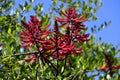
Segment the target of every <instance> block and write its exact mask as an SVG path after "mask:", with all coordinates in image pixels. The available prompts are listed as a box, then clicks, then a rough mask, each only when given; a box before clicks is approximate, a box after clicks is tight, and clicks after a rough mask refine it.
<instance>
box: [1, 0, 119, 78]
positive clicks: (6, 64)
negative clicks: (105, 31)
mask: <svg viewBox="0 0 120 80" xmlns="http://www.w3.org/2000/svg"><path fill="white" fill-rule="evenodd" d="M36 1H37V0H36ZM23 2H24V4H19V3H18V4H19V7H16V9H15V10H14V11H13V6H15V1H14V0H8V1H6V0H3V1H2V0H1V1H0V79H1V80H46V79H48V80H49V79H50V80H89V79H90V80H94V79H96V77H98V78H97V79H105V80H106V79H108V80H109V79H110V80H111V79H116V80H118V79H120V77H119V76H120V74H119V69H120V62H119V58H117V57H116V55H118V53H119V51H120V50H118V49H117V48H115V47H114V46H113V45H112V44H108V43H103V42H102V41H101V39H96V38H95V36H94V32H99V31H100V30H101V29H102V27H103V26H104V25H106V26H107V25H109V23H110V22H108V23H107V22H105V23H103V24H101V26H100V27H92V28H91V32H89V33H88V32H86V31H87V29H88V28H89V27H88V26H87V25H85V22H87V21H89V20H92V21H96V20H97V17H96V16H95V13H96V12H97V10H98V9H99V8H100V7H101V5H102V3H100V2H99V1H98V0H88V1H85V0H81V1H80V0H78V1H74V0H68V1H67V0H51V2H52V3H51V4H50V6H49V10H48V12H44V9H43V4H42V3H39V4H35V5H33V4H34V2H35V1H34V0H29V1H23ZM8 5H9V6H8ZM42 9H43V10H42ZM12 11H13V12H12ZM31 11H32V12H35V14H34V15H32V13H31ZM92 11H93V12H92ZM26 13H30V15H27V16H25V15H26ZM29 16H30V19H29Z"/></svg>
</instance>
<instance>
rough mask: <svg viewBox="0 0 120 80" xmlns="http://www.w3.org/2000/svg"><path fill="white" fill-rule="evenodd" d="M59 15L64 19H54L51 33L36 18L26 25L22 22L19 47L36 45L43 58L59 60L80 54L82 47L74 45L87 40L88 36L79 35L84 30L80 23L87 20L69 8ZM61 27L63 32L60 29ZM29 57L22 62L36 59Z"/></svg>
mask: <svg viewBox="0 0 120 80" xmlns="http://www.w3.org/2000/svg"><path fill="white" fill-rule="evenodd" d="M61 14H63V15H64V16H65V18H60V17H56V20H55V25H54V28H53V30H52V31H50V30H49V28H48V26H49V25H47V26H42V25H41V20H40V21H39V20H38V19H37V17H36V16H31V17H30V21H29V22H28V23H25V22H23V21H22V26H23V27H24V28H25V30H23V31H21V33H20V38H21V39H22V41H21V45H22V46H23V47H27V46H29V47H30V46H31V45H37V46H36V47H37V48H38V49H37V50H38V53H39V54H42V56H44V58H46V57H48V56H50V57H53V58H56V59H60V60H61V59H63V58H64V57H65V56H68V55H71V54H80V53H81V52H82V46H76V44H77V43H82V42H84V41H87V40H88V37H89V34H85V33H80V31H81V30H84V25H83V23H82V22H85V21H86V20H87V19H85V18H84V16H83V15H78V14H77V13H76V10H75V9H74V8H69V9H68V10H67V11H66V12H63V11H61ZM58 22H59V24H58ZM63 27H64V29H65V31H64V32H62V29H61V28H63ZM49 34H51V35H49ZM48 37H49V38H48ZM38 45H39V46H38ZM45 54H47V56H46V55H45ZM31 56H32V57H31V58H27V59H26V58H25V59H24V60H30V61H31V60H35V58H38V56H37V57H35V55H33V54H32V55H31ZM44 60H45V59H44Z"/></svg>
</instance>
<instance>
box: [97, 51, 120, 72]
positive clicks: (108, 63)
mask: <svg viewBox="0 0 120 80" xmlns="http://www.w3.org/2000/svg"><path fill="white" fill-rule="evenodd" d="M103 54H104V57H105V63H106V64H105V65H103V66H100V67H99V68H100V69H103V70H106V71H108V70H112V69H120V65H117V66H113V63H114V61H113V58H112V55H110V54H108V53H106V52H103Z"/></svg>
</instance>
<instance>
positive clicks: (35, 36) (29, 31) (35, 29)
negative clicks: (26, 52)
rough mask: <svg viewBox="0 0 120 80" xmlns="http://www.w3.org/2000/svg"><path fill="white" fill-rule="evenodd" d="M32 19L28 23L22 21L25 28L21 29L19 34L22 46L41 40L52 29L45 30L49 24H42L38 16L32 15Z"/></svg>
mask: <svg viewBox="0 0 120 80" xmlns="http://www.w3.org/2000/svg"><path fill="white" fill-rule="evenodd" d="M30 20H31V21H29V22H28V23H25V22H24V21H21V23H22V26H23V27H24V28H25V30H23V31H21V32H20V34H19V36H20V38H21V39H22V41H21V43H20V44H21V45H22V46H31V45H33V44H35V43H36V42H40V41H41V40H43V39H44V38H46V37H47V36H48V35H49V33H50V31H49V30H44V28H47V27H48V26H49V25H47V26H41V20H40V21H39V20H38V19H37V17H36V16H30Z"/></svg>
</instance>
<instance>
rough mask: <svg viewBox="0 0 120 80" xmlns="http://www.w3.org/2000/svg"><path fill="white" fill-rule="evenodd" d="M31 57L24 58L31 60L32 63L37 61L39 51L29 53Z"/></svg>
mask: <svg viewBox="0 0 120 80" xmlns="http://www.w3.org/2000/svg"><path fill="white" fill-rule="evenodd" d="M29 54H30V57H29V58H28V57H25V58H24V59H23V60H25V61H31V62H32V63H33V62H35V61H36V59H37V58H38V53H29Z"/></svg>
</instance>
